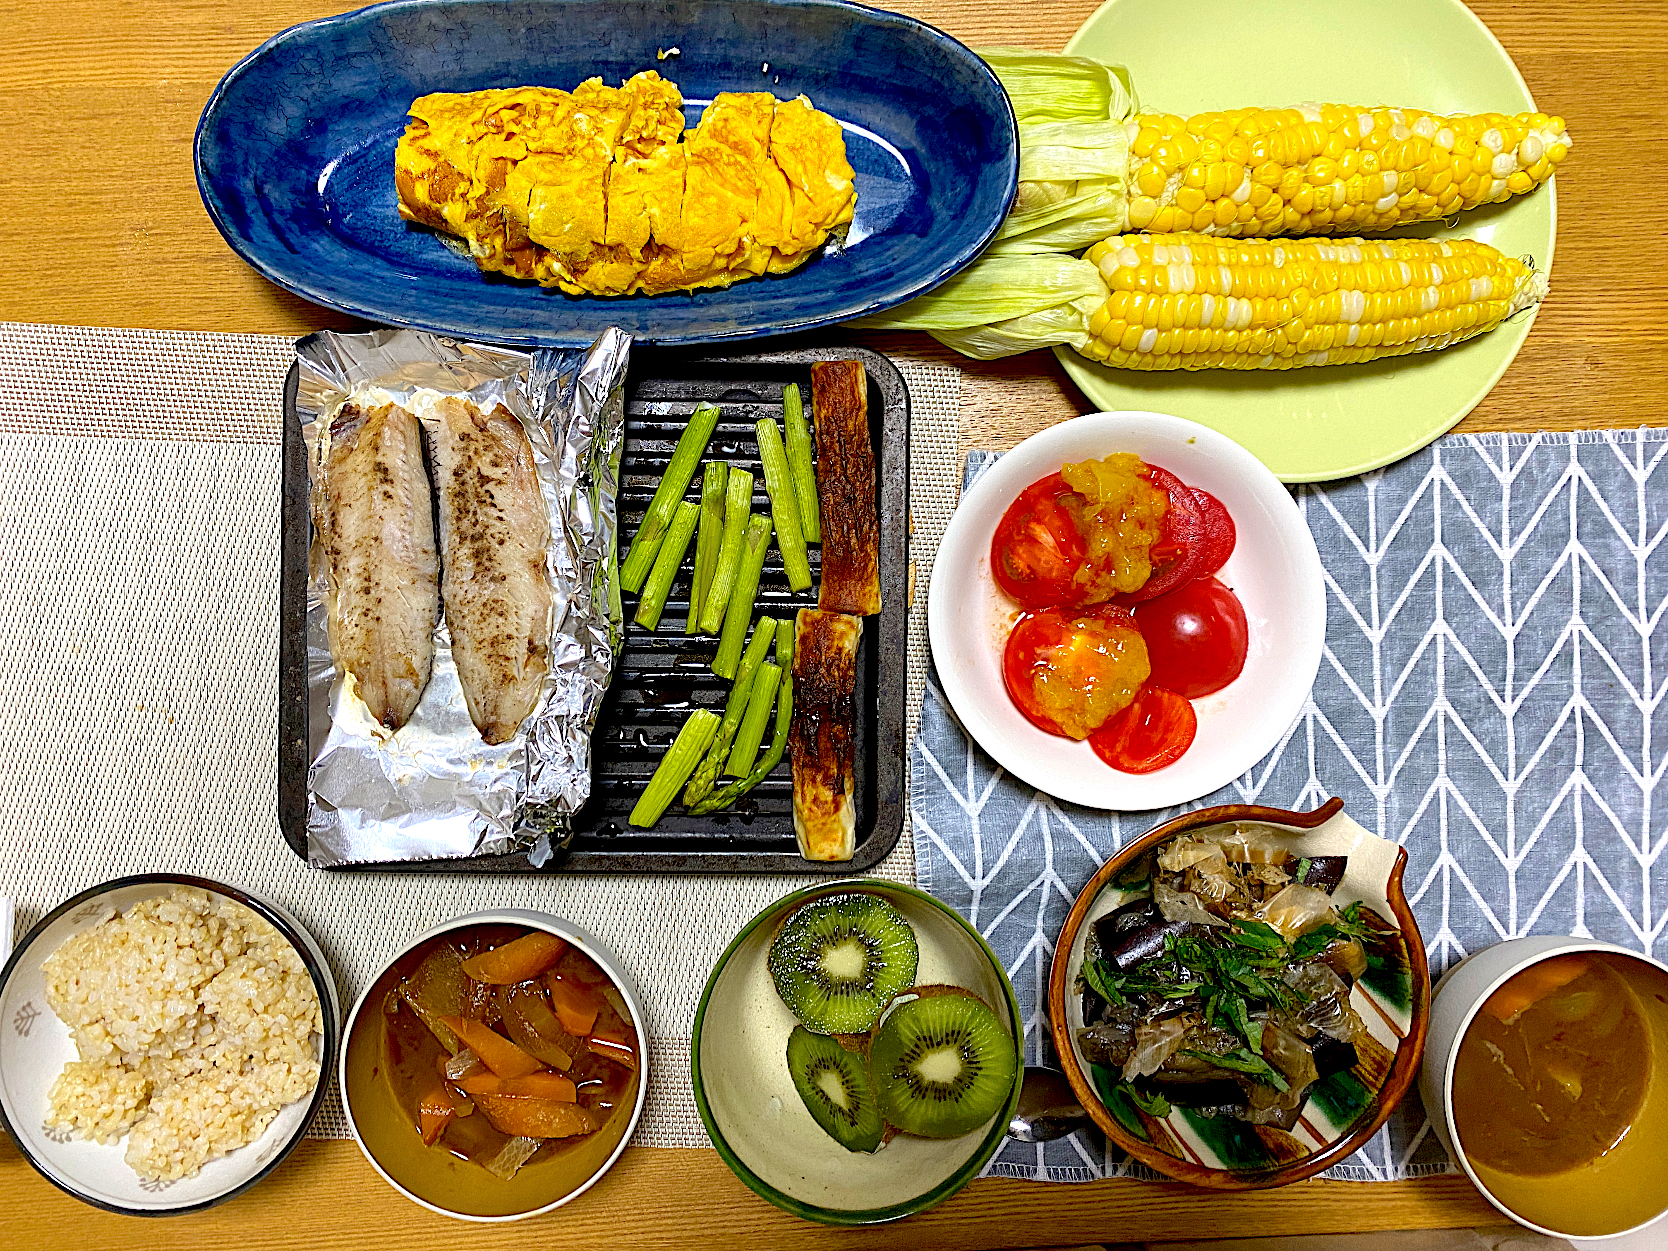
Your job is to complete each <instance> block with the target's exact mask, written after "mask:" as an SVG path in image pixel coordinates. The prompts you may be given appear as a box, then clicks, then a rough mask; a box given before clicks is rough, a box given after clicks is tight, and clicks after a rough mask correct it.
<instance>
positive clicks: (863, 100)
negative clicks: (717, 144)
mask: <svg viewBox="0 0 1668 1251" xmlns="http://www.w3.org/2000/svg"><path fill="white" fill-rule="evenodd" d="M672 48H676V49H678V52H677V54H676V55H672V56H668V57H666V58H665V59H664V60H662V59H660V58H659V57H658V55H657V54H658V53H660V52H661V51H662V50H669V49H672ZM644 69H653V70H657V71H659V72H660V73H661V74H662V75H663V76H664V77H666V78H669V79H671V80H672V81H674V82H676V83H677V84H678V87H679V89H680V90H681V91H682V92H683V95H684V98H685V100H686V101H687V102H688V115H689V121H690V124H691V125H693V124H694V123H695V121H696V120H697V118H698V117H699V115H700V111H701V109H702V108H703V107H704V106H705V104H706V102H707V101H709V100H710V99H711V98H712V97H713V96H714V95H715V94H717V93H718V92H720V91H771V92H774V93H775V94H776V95H777V97H779V98H782V99H792V98H793V97H794V96H796V95H799V94H801V93H803V94H804V95H807V96H809V97H810V99H811V102H812V103H813V104H814V105H815V106H816V107H817V108H819V109H821V110H823V111H824V112H826V113H829V114H831V115H832V116H834V117H835V118H837V119H839V121H840V124H841V125H842V126H843V127H844V129H845V133H846V153H847V156H848V157H849V159H850V161H851V164H852V167H853V169H854V170H855V171H856V173H857V214H856V219H855V221H854V222H853V223H852V227H851V232H850V235H849V237H848V239H847V241H846V244H845V246H844V247H843V248H839V249H835V248H832V247H831V248H829V249H828V250H826V251H825V252H824V253H823V255H821V256H818V257H815V258H813V259H812V260H811V261H809V262H807V263H806V264H805V265H803V266H801V267H800V268H799V269H798V270H796V271H794V272H793V273H791V274H785V275H782V276H780V277H766V278H755V279H750V280H748V281H745V282H740V283H737V284H736V285H735V286H733V287H729V288H726V289H724V290H711V291H701V292H697V293H694V294H678V295H662V296H653V297H649V296H633V297H626V298H617V299H609V298H602V297H575V296H568V295H564V294H563V293H562V292H560V291H557V290H554V289H548V290H547V289H545V288H541V287H538V286H536V285H534V284H531V283H523V282H517V281H515V280H513V279H507V278H502V277H499V276H491V277H489V276H487V275H484V274H482V273H481V272H480V271H479V270H477V269H476V268H475V265H474V262H473V261H471V260H469V259H467V258H465V257H461V256H458V255H456V254H455V253H453V252H452V251H450V250H449V249H448V248H447V247H446V246H445V244H443V243H442V242H441V240H440V239H439V237H437V236H436V235H435V234H433V233H431V232H430V231H427V230H423V229H420V228H417V227H412V226H407V225H406V224H405V223H404V222H403V221H401V219H400V216H399V214H398V212H397V211H396V208H395V193H394V145H395V144H396V143H397V142H398V140H399V137H400V135H401V133H402V132H403V131H404V129H405V120H406V113H405V110H406V106H407V105H408V104H410V103H411V101H412V100H414V99H415V98H416V97H418V96H420V95H424V94H426V93H428V92H431V91H477V90H480V89H482V88H486V87H514V86H523V85H536V86H549V87H562V88H569V89H571V88H572V87H574V86H576V85H577V84H578V83H580V82H581V81H583V80H584V79H586V78H590V77H592V76H595V75H600V76H601V77H602V78H603V80H604V81H606V82H610V83H618V82H620V81H622V80H623V79H625V78H628V77H629V76H631V75H632V74H635V73H637V72H638V71H639V70H644ZM1018 154H1019V144H1018V137H1017V135H1016V133H1015V130H1014V118H1013V110H1012V109H1011V108H1010V107H1009V105H1008V99H1007V96H1006V95H1005V94H1004V93H1003V91H1002V88H1001V86H1000V84H999V83H998V82H997V81H996V78H995V76H994V75H993V74H992V73H991V72H990V70H989V69H988V68H987V67H986V66H985V64H984V62H982V61H981V60H979V58H978V57H977V56H975V55H974V54H973V53H972V52H971V51H969V50H968V49H967V48H965V47H963V46H962V45H961V44H959V43H957V42H956V41H955V40H953V39H951V38H950V37H949V36H948V35H945V34H943V33H942V32H940V31H937V30H934V29H933V28H932V27H930V26H926V25H923V24H922V23H920V22H917V21H915V20H914V19H913V18H908V17H901V16H899V15H898V14H895V13H882V12H878V11H876V10H873V9H866V8H863V7H861V6H859V5H855V4H848V3H843V2H842V0H777V2H776V3H767V2H765V0H393V2H392V3H387V4H377V5H372V6H371V7H370V8H366V9H360V10H359V11H357V12H354V13H348V14H344V15H342V16H340V17H330V18H324V19H322V20H319V21H315V22H306V23H304V24H302V25H300V26H294V27H291V28H290V29H289V30H286V31H284V32H283V33H282V34H279V35H276V36H274V37H273V38H272V39H269V40H268V41H267V42H266V43H265V44H263V45H262V46H261V47H260V48H258V49H256V50H255V51H254V52H252V53H250V55H249V56H247V57H245V58H244V59H243V60H242V61H241V62H239V63H238V64H237V65H236V66H234V67H233V68H232V70H231V71H230V72H229V73H228V74H227V75H226V76H225V78H223V79H222V80H221V81H220V85H219V86H218V87H217V88H215V92H214V95H213V96H211V97H210V98H209V102H208V106H207V107H206V108H205V109H204V110H203V116H202V119H201V121H199V122H198V125H197V144H196V162H197V186H198V189H199V190H200V191H201V192H202V196H203V203H204V205H205V206H207V208H208V211H209V216H210V217H211V218H213V219H214V224H215V225H216V226H217V227H219V229H220V233H221V234H223V235H224V236H225V237H226V241H227V242H228V243H230V244H231V245H232V248H233V249H234V250H235V251H236V252H237V253H238V255H239V256H241V257H243V259H244V260H246V261H248V262H249V263H250V264H251V265H253V266H254V267H255V268H256V269H257V270H259V271H260V272H261V273H262V274H264V275H265V276H266V277H268V278H270V279H271V280H272V281H273V282H275V283H277V284H278V285H279V286H281V287H284V288H286V289H287V290H290V291H293V292H295V294H297V295H299V296H301V297H302V298H304V299H307V300H311V301H313V302H314V303H315V304H323V305H326V306H328V307H330V308H336V309H340V310H342V311H343V312H346V313H352V314H356V315H358V316H360V317H365V318H368V319H370V320H372V321H377V322H383V323H387V324H390V325H398V326H415V327H418V328H421V329H424V330H434V331H439V332H441V333H446V334H456V335H461V336H466V337H470V338H478V339H487V340H492V341H495V342H499V343H515V344H530V345H540V346H548V347H572V346H578V345H583V344H588V343H590V342H591V341H592V340H593V339H594V338H596V336H597V334H598V333H600V332H601V331H602V330H603V329H605V328H606V327H608V326H620V327H622V328H624V329H625V330H628V331H630V332H631V333H632V334H633V335H634V336H636V337H637V338H638V339H641V340H644V341H648V342H656V343H667V344H671V343H705V342H712V341H715V340H733V339H751V338H757V337H759V336H762V335H771V334H781V333H784V332H786V331H792V330H805V329H809V328H811V327H815V326H826V325H830V324H832V323H834V322H838V321H844V320H846V319H847V318H851V317H858V316H861V315H863V314H865V313H872V312H878V311H879V310H881V309H885V308H890V307H891V306H893V305H894V304H900V303H902V302H903V301H904V300H907V299H909V298H910V297H911V296H913V295H917V294H919V293H920V292H922V291H925V290H927V289H928V288H929V287H932V286H935V285H937V284H938V283H940V282H942V281H944V279H946V278H948V277H949V276H950V275H951V274H953V273H955V272H956V271H957V270H958V269H960V268H961V267H962V266H964V265H966V264H967V263H968V262H969V261H971V260H972V259H973V258H974V257H975V256H977V255H978V254H979V252H980V250H981V249H983V247H984V246H985V244H986V243H987V242H988V241H989V240H990V237H991V236H992V235H993V234H994V233H995V231H996V228H997V226H998V225H999V224H1000V223H1001V221H1002V217H1003V215H1004V214H1005V213H1006V212H1007V210H1008V204H1009V202H1010V201H1011V200H1012V198H1013V194H1014V188H1015V186H1016V184H1017V179H1018V173H1019V155H1018Z"/></svg>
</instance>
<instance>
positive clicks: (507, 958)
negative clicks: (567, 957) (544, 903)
mask: <svg viewBox="0 0 1668 1251" xmlns="http://www.w3.org/2000/svg"><path fill="white" fill-rule="evenodd" d="M567 949H568V940H567V939H565V938H558V937H556V935H554V934H546V933H545V932H544V931H543V930H534V931H533V932H532V933H531V934H523V935H522V936H521V937H520V938H517V939H515V940H513V941H512V942H507V943H505V944H504V945H503V946H502V947H494V948H493V949H492V950H491V951H483V952H481V953H480V954H479V955H477V956H470V957H469V959H467V960H465V961H464V962H463V971H464V972H465V973H467V974H469V976H470V977H472V978H474V979H475V980H476V981H477V982H486V983H487V984H488V985H491V986H514V985H515V984H516V983H517V982H525V981H529V980H531V979H532V978H535V977H537V976H538V975H539V974H540V973H543V972H544V971H545V970H546V969H548V968H550V966H551V965H553V964H555V963H556V961H557V960H559V959H561V957H562V953H563V952H564V951H566V950H567Z"/></svg>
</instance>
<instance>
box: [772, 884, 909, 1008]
mask: <svg viewBox="0 0 1668 1251" xmlns="http://www.w3.org/2000/svg"><path fill="white" fill-rule="evenodd" d="M919 958H920V948H919V947H918V946H917V945H916V942H915V931H914V930H912V929H911V928H910V927H909V922H908V921H906V920H904V916H903V913H901V912H899V911H898V910H897V909H896V908H894V907H893V906H892V905H891V904H889V903H887V902H886V901H885V900H884V899H882V898H880V897H879V896H878V895H866V894H860V893H856V894H850V895H829V896H827V897H826V898H823V899H818V900H816V901H814V902H812V903H808V904H805V905H804V906H803V907H801V908H798V909H796V910H795V911H794V913H793V915H792V916H790V917H789V918H788V919H787V922H786V923H785V924H784V925H783V926H782V931H781V933H779V934H777V935H776V941H775V942H773V943H772V944H771V945H770V976H771V977H772V978H773V979H775V982H776V993H777V994H779V995H781V996H782V1002H783V1003H785V1004H787V1005H788V1010H789V1011H791V1012H792V1013H793V1014H794V1015H795V1016H796V1017H798V1018H799V1019H800V1021H802V1022H803V1023H804V1025H805V1028H806V1029H808V1030H810V1031H811V1032H812V1033H816V1034H866V1033H868V1032H869V1030H870V1029H871V1028H872V1027H873V1025H874V1023H875V1022H876V1021H878V1020H879V1019H880V1014H881V1013H882V1012H884V1011H885V1010H886V1005H887V1004H889V1003H891V1002H892V999H893V997H894V996H895V995H897V994H898V993H899V992H900V991H903V990H906V989H908V987H910V986H911V985H913V984H914V981H915V966H916V962H917V961H918V960H919Z"/></svg>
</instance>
